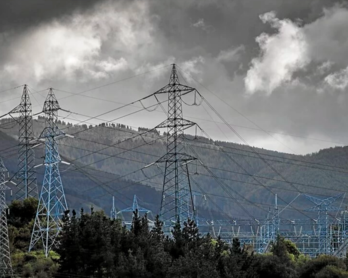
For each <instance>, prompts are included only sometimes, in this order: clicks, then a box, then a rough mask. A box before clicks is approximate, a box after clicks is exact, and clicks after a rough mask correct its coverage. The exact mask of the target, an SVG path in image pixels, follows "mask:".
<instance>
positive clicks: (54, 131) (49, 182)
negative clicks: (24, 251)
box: [29, 88, 68, 257]
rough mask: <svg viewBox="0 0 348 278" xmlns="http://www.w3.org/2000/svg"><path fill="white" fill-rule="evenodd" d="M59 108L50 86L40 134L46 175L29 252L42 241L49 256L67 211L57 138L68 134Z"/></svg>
mask: <svg viewBox="0 0 348 278" xmlns="http://www.w3.org/2000/svg"><path fill="white" fill-rule="evenodd" d="M60 109H61V108H60V106H59V103H58V101H57V99H56V97H55V95H54V93H53V90H52V88H51V89H49V92H48V96H47V98H46V100H45V103H44V107H43V111H42V112H43V113H44V114H45V117H46V119H45V128H44V130H43V131H42V133H41V135H40V137H39V140H41V141H44V142H45V159H44V165H45V175H44V179H43V184H42V188H41V193H40V197H39V204H38V208H37V212H36V217H35V223H34V227H33V232H32V235H31V241H30V246H29V251H31V250H32V248H33V247H34V246H35V245H36V243H37V242H38V241H39V240H42V244H43V249H44V252H45V255H46V257H47V256H48V254H49V251H50V250H51V249H52V247H54V246H55V244H56V239H57V236H58V234H59V232H60V230H61V228H62V220H61V218H62V216H63V215H64V212H65V211H67V210H68V205H67V202H66V198H65V193H64V188H63V183H62V179H61V176H60V172H59V164H60V162H62V160H61V158H60V155H59V152H58V142H57V140H58V139H59V138H62V137H64V136H67V135H66V134H65V133H63V132H62V131H61V130H59V128H58V126H57V125H56V122H57V120H58V111H59V110H60ZM66 164H67V163H66Z"/></svg>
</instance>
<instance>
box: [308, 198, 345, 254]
mask: <svg viewBox="0 0 348 278" xmlns="http://www.w3.org/2000/svg"><path fill="white" fill-rule="evenodd" d="M342 195H343V193H342V194H338V195H336V196H333V197H329V198H326V199H319V198H316V197H313V196H308V195H306V198H307V199H308V200H310V201H311V202H313V203H314V204H315V206H313V207H311V208H310V209H308V210H309V211H316V212H318V220H317V233H318V254H331V253H333V252H332V251H333V249H332V246H331V236H330V222H329V216H328V212H329V211H337V210H339V208H338V207H333V206H331V204H332V203H334V202H335V201H336V200H337V199H338V198H340V197H342Z"/></svg>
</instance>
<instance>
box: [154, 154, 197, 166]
mask: <svg viewBox="0 0 348 278" xmlns="http://www.w3.org/2000/svg"><path fill="white" fill-rule="evenodd" d="M193 160H197V158H196V157H193V156H191V155H188V154H186V153H176V154H172V153H166V154H165V155H164V156H162V157H161V158H159V159H158V160H156V162H155V163H164V162H180V163H182V164H184V163H187V162H191V161H193Z"/></svg>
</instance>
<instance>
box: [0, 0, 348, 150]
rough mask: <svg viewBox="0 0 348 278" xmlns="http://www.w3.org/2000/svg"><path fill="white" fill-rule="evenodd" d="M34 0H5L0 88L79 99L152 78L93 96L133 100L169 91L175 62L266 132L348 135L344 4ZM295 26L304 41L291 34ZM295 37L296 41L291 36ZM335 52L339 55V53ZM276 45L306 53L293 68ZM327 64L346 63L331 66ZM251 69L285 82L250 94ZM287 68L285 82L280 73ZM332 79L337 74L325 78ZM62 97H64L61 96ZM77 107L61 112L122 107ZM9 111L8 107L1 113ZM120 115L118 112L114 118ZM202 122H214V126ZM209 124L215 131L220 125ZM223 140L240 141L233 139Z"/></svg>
mask: <svg viewBox="0 0 348 278" xmlns="http://www.w3.org/2000/svg"><path fill="white" fill-rule="evenodd" d="M27 2H28V1H25V2H24V1H23V3H22V2H19V1H12V2H9V1H7V2H5V1H2V2H1V3H0V12H1V13H2V14H0V23H2V24H1V27H0V28H2V29H1V30H2V31H0V33H1V32H2V36H1V37H0V62H1V67H0V81H1V85H0V89H2V88H7V87H9V86H10V85H11V86H12V85H13V83H14V84H22V83H29V84H31V85H33V86H35V87H38V88H45V87H50V86H53V87H55V88H61V89H65V90H67V91H73V92H76V91H77V92H79V91H83V90H86V89H90V88H94V87H97V86H99V85H101V84H105V83H108V82H112V81H115V80H120V79H123V78H125V77H128V76H132V75H138V74H140V73H142V72H148V73H147V74H146V75H142V76H139V77H137V78H135V79H132V80H131V82H123V83H122V82H120V83H116V84H115V85H114V86H111V87H103V89H100V90H95V91H90V92H89V93H88V95H90V96H96V97H100V98H103V99H110V100H112V101H116V102H121V103H127V102H131V101H134V100H135V99H138V98H140V97H143V96H145V95H147V94H148V93H151V92H153V91H155V90H156V89H158V88H160V87H161V86H163V82H167V80H168V74H169V67H166V68H164V66H165V65H169V64H171V63H172V62H173V61H175V62H176V63H177V64H178V65H179V70H180V73H181V75H182V76H181V77H184V78H185V81H183V83H186V82H187V83H188V84H189V85H191V86H195V87H197V88H199V90H200V91H201V92H202V93H203V94H204V95H205V96H206V97H207V98H209V100H210V101H211V103H212V104H213V105H215V106H216V108H217V109H219V111H220V112H221V113H222V114H223V116H224V117H225V118H226V119H227V121H228V122H231V123H234V124H236V125H242V126H247V127H255V126H253V125H252V124H251V123H250V122H248V121H247V120H245V119H244V118H243V117H241V116H240V115H239V114H238V113H236V112H235V111H233V109H231V107H229V106H227V105H226V104H224V103H227V104H229V105H231V106H233V107H235V108H237V110H239V111H240V112H241V113H243V114H244V115H246V116H247V117H249V118H251V119H252V120H254V121H255V122H257V123H258V124H259V125H260V126H262V127H264V129H267V130H271V131H277V132H284V133H287V134H294V135H296V136H305V137H307V136H308V137H310V136H312V137H324V138H328V140H333V141H337V140H341V139H344V136H345V134H347V132H345V130H346V129H347V126H346V124H345V122H344V121H342V120H341V119H342V118H340V115H341V116H342V117H347V116H348V115H346V114H347V113H346V112H345V110H344V109H343V107H344V105H345V104H348V103H347V101H346V99H345V90H341V89H339V90H337V89H335V88H333V86H336V88H339V86H341V87H342V86H343V85H344V84H345V83H344V77H345V71H343V70H344V69H345V67H347V66H348V62H346V61H345V59H346V58H344V59H343V58H342V59H339V57H340V56H344V57H348V55H344V54H345V53H347V48H346V47H345V45H346V44H345V41H346V37H348V36H347V34H346V33H345V31H344V30H345V29H346V28H342V26H345V18H344V15H345V11H346V10H347V9H345V8H344V3H343V2H341V1H332V0H292V1H288V0H262V1H259V0H220V1H215V0H214V1H213V0H178V1H169V0H161V1H157V0H148V1H86V0H84V1H82V0H81V1H38V0H35V1H30V4H29V2H28V3H27ZM9 3H11V4H9ZM7 5H11V7H8V6H7ZM334 6H336V7H337V8H336V10H335V9H334V8H333V7H334ZM16 8H18V9H16ZM325 8H326V10H325ZM271 11H273V12H274V13H270V12H271ZM327 11H331V13H332V15H331V16H330V13H328V12H327ZM265 13H268V19H267V20H265V18H264V19H263V21H262V20H261V19H260V16H261V15H264V14H265ZM272 16H273V17H272ZM347 18H348V17H347ZM340 22H341V25H342V26H340ZM278 23H282V24H283V23H284V24H286V27H287V28H288V29H286V28H285V29H281V28H280V27H279V26H278V27H277V26H275V25H277V24H278ZM272 24H273V25H272ZM289 30H290V31H291V32H293V33H294V34H299V35H300V36H299V37H296V36H292V35H291V32H290V34H289ZM321 30H326V31H325V32H321ZM263 33H264V34H266V35H264V38H270V39H272V40H273V45H272V44H269V42H267V43H268V44H267V43H266V44H264V45H262V44H261V43H260V41H259V42H257V41H256V38H259V37H260V36H261V34H263ZM293 37H295V38H296V40H294V41H292V40H293ZM284 40H286V42H289V43H283V44H282V45H281V46H280V47H282V48H284V49H281V48H279V47H278V45H277V44H276V43H281V42H282V41H283V42H284ZM274 41H275V42H276V43H274ZM310 42H313V43H312V44H311V43H310ZM263 43H265V42H263ZM347 45H348V44H347ZM290 46H293V48H290ZM303 46H306V49H305V51H303V53H295V52H296V51H297V50H299V49H300V50H301V47H303ZM333 47H335V48H333ZM330 49H335V51H334V52H335V53H337V54H335V53H333V52H330ZM277 50H279V51H283V50H284V51H283V52H284V53H286V54H288V55H290V54H291V55H292V54H296V55H295V56H294V57H292V56H291V57H290V58H289V59H290V63H289V62H288V60H289V59H287V62H285V63H284V62H283V63H282V62H281V61H280V59H279V57H281V53H280V52H277ZM294 50H296V51H294ZM328 60H334V61H335V62H336V61H339V62H341V64H339V65H338V64H337V63H334V64H332V63H331V62H330V61H328ZM252 61H254V62H252ZM289 66H290V67H289ZM289 68H290V71H289V72H287V71H288V69H289ZM23 69H25V70H23ZM263 69H267V70H263ZM284 69H285V72H284ZM251 70H253V71H252V73H254V76H253V77H254V78H255V75H259V74H261V73H263V72H265V73H266V74H267V75H266V76H263V75H262V74H261V75H260V76H261V80H262V77H265V78H266V79H267V78H268V79H269V80H271V81H273V79H274V78H278V79H276V80H277V82H276V83H275V85H274V84H273V85H272V86H268V85H269V84H266V85H267V86H264V85H265V84H263V83H262V82H261V83H255V84H256V85H257V86H256V87H264V88H261V90H259V89H260V88H257V90H255V92H251V93H250V92H249V94H246V86H245V77H246V76H247V73H249V72H250V71H251ZM341 71H342V72H341ZM279 73H280V74H281V75H280V76H278V77H277V76H276V75H277V74H279ZM260 76H256V77H260ZM327 76H331V78H329V79H327ZM347 78H348V70H347ZM325 79H327V80H328V81H330V82H331V85H332V86H331V85H329V84H328V83H329V82H328V81H325ZM182 80H184V79H182ZM196 80H197V81H199V82H200V83H202V84H204V85H205V86H206V87H208V88H209V89H210V90H212V91H213V92H214V93H215V94H217V95H218V96H219V97H220V98H221V99H223V102H224V103H223V102H221V101H220V100H217V99H216V98H214V96H212V95H211V94H210V93H209V92H207V91H206V90H205V89H204V87H202V86H200V85H199V83H197V82H196ZM260 84H261V85H262V86H259V85H260ZM1 86H2V87H1ZM265 88H266V90H265ZM262 89H263V90H262ZM267 89H268V91H267ZM57 94H58V97H62V96H63V95H62V92H57ZM64 96H66V95H64ZM37 98H38V99H37V102H38V103H40V102H42V99H40V96H37ZM74 100H76V101H77V100H78V101H79V104H81V105H79V106H73V104H74V102H73V101H71V100H70V99H67V101H65V100H62V106H64V107H65V108H66V109H71V110H74V111H76V112H81V113H85V114H86V113H87V114H88V113H91V112H90V111H93V115H97V114H98V113H101V112H104V111H106V110H108V109H112V108H114V106H115V103H112V102H109V103H108V102H103V101H95V102H91V101H90V99H88V98H82V97H80V98H77V97H76V98H75V99H74ZM11 105H12V104H11ZM9 107H10V105H9V106H8V107H6V108H4V106H2V107H1V110H2V111H4V110H5V109H7V108H9ZM323 111H325V113H324V112H323ZM120 113H121V112H120ZM185 115H187V116H188V117H193V118H192V120H197V118H198V119H199V118H202V119H203V118H204V119H205V120H211V118H209V117H208V115H207V114H206V113H205V112H204V111H203V112H202V111H201V112H197V113H196V114H195V112H194V111H193V110H192V109H188V110H185ZM107 116H109V115H107ZM116 116H117V115H112V116H111V115H110V118H109V119H111V118H112V117H113V118H116ZM194 118H196V119H194ZM214 119H215V118H214ZM123 120H124V121H125V123H126V124H128V125H134V126H136V125H137V126H139V125H140V126H147V127H150V126H152V125H153V124H155V123H157V121H158V119H157V118H156V117H154V116H153V115H152V114H146V116H144V117H140V118H139V117H138V118H136V117H134V118H131V119H129V118H128V117H127V118H125V119H123ZM127 121H128V122H127ZM197 121H198V120H197ZM201 124H202V126H203V127H204V126H205V125H206V124H207V122H206V121H205V122H204V121H202V122H201ZM209 128H210V129H211V130H212V132H213V133H214V134H215V133H217V132H216V126H213V125H212V126H209V127H208V129H209ZM240 132H241V133H242V134H243V135H244V136H245V137H246V139H247V141H249V142H250V143H252V144H254V143H255V144H259V145H260V146H263V145H262V144H261V143H260V142H258V140H259V139H260V141H262V140H263V141H262V142H265V140H266V139H265V138H264V137H265V134H264V133H262V132H261V133H262V134H260V132H258V134H256V135H255V134H251V133H250V132H249V131H248V130H247V129H241V130H240ZM328 134H329V135H328ZM227 135H228V136H230V135H229V134H227ZM217 139H224V140H235V139H236V138H235V137H234V136H233V135H231V137H228V138H221V137H218V138H217ZM268 139H269V141H267V146H271V147H272V148H275V149H278V146H277V147H273V146H272V143H274V140H273V139H272V138H267V140H268ZM272 140H273V141H272ZM239 143H242V142H239ZM297 143H298V142H295V143H294V146H295V147H297V146H300V147H299V151H300V152H305V151H306V150H307V149H309V150H313V148H311V145H310V143H308V142H304V143H303V142H302V141H301V142H300V145H296V144H297ZM301 144H302V145H301ZM279 149H281V150H283V149H282V148H279Z"/></svg>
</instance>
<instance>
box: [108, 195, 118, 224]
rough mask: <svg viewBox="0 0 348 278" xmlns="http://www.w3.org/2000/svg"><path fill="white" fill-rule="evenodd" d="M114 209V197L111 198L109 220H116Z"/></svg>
mask: <svg viewBox="0 0 348 278" xmlns="http://www.w3.org/2000/svg"><path fill="white" fill-rule="evenodd" d="M116 214H117V212H116V207H115V197H114V196H112V208H111V212H110V217H111V219H116Z"/></svg>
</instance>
